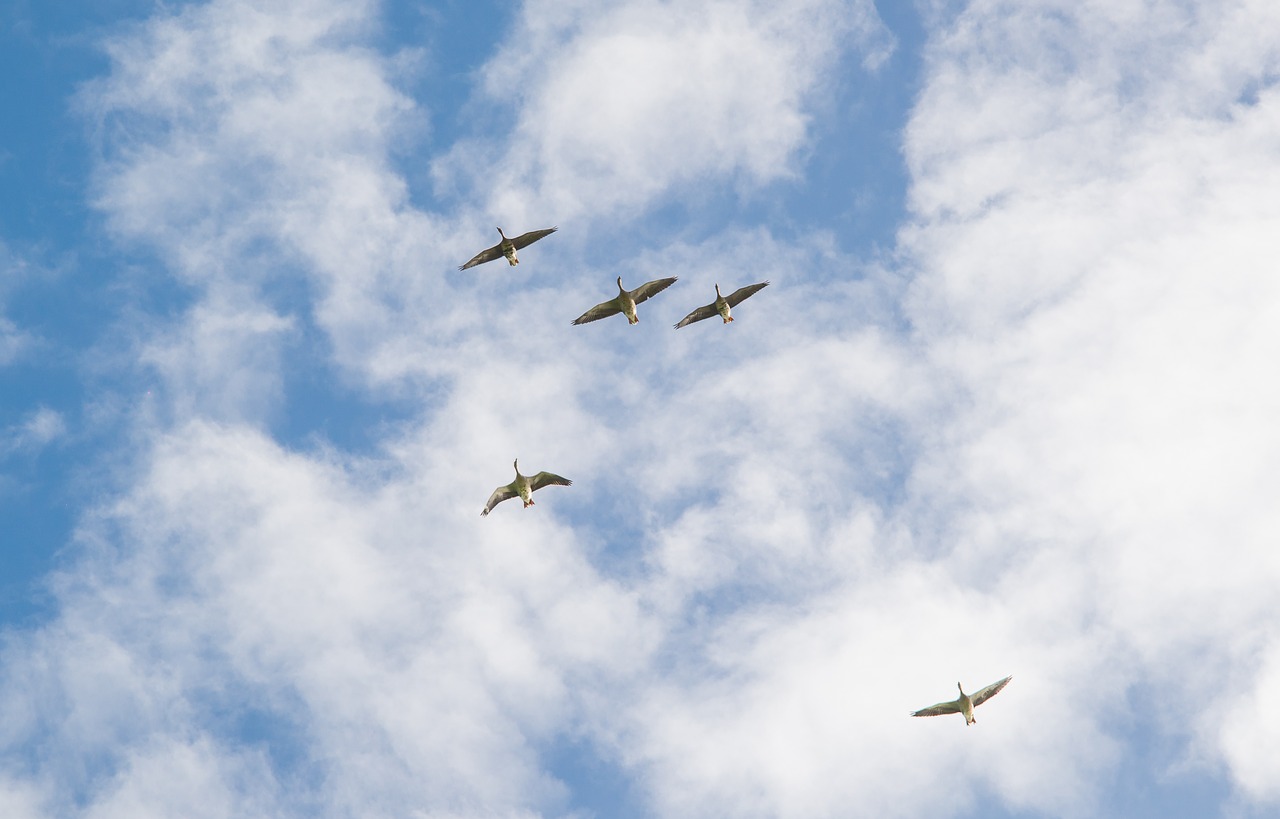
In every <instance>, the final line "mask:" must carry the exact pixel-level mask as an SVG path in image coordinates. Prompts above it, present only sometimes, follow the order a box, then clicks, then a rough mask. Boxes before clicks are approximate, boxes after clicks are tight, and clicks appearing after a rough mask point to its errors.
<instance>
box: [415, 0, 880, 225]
mask: <svg viewBox="0 0 1280 819" xmlns="http://www.w3.org/2000/svg"><path fill="white" fill-rule="evenodd" d="M504 39H505V40H506V41H507V43H508V44H507V45H505V46H504V47H503V48H502V49H501V50H500V51H499V53H498V54H497V55H496V56H495V58H494V59H493V60H491V61H490V62H489V63H488V65H487V66H486V68H485V71H484V81H485V87H486V91H487V92H488V94H489V97H490V99H491V100H492V102H491V103H490V105H500V106H514V111H515V113H514V116H515V119H516V122H515V125H514V133H513V143H512V145H511V147H510V149H509V150H508V151H507V152H506V154H505V156H504V157H503V158H501V159H500V160H495V159H489V158H485V157H484V153H482V154H480V155H476V154H475V153H474V152H473V151H472V149H470V148H463V149H461V150H460V152H459V153H457V154H455V159H457V160H458V162H460V163H462V164H463V165H464V169H465V172H466V174H468V175H470V176H472V177H474V178H475V179H476V180H477V184H478V185H481V184H482V185H483V186H484V187H483V189H482V190H481V191H480V192H479V195H480V197H481V198H482V199H483V200H486V205H487V207H488V209H489V210H490V211H492V212H494V213H503V214H514V215H516V216H518V217H520V218H521V219H526V220H527V219H528V218H532V215H533V214H534V213H537V212H541V213H554V214H557V215H558V216H557V218H559V219H561V220H563V221H568V220H569V219H571V218H572V219H574V220H575V221H577V222H581V221H582V220H583V219H584V218H590V217H591V216H593V215H601V216H605V215H608V216H612V215H613V214H615V213H617V212H621V213H633V212H635V211H636V210H643V209H645V208H647V207H649V206H651V204H652V203H653V202H655V201H657V200H660V199H662V198H665V197H667V196H670V195H671V194H672V192H673V191H676V190H679V191H681V192H683V193H692V194H693V195H694V196H695V197H696V196H697V195H698V193H697V191H698V190H699V189H700V188H701V189H704V190H705V188H706V186H707V184H708V183H714V184H723V183H725V182H729V183H733V182H740V183H742V184H743V185H744V186H745V187H747V188H756V187H759V186H760V185H763V184H765V183H768V182H770V181H774V180H777V179H782V178H794V177H795V176H796V175H797V174H798V172H799V165H798V163H797V156H798V153H799V152H800V150H801V149H802V148H803V147H804V146H805V144H806V142H807V139H808V136H809V123H810V113H809V109H810V108H811V106H812V105H813V103H814V102H815V98H817V97H819V96H820V95H821V94H822V93H823V92H824V90H826V89H827V88H828V87H829V86H831V85H832V84H834V83H835V82H837V78H836V77H835V76H834V69H835V67H836V65H837V63H838V58H839V57H840V55H841V52H842V51H844V50H845V49H848V48H850V47H851V46H852V47H853V48H856V49H858V50H859V51H861V52H862V53H863V54H864V55H865V56H864V60H863V62H864V65H866V66H867V67H868V68H874V67H875V66H876V65H878V64H879V63H880V62H881V61H882V60H883V59H884V57H885V56H886V55H887V54H888V52H889V51H890V50H891V49H892V42H891V38H890V36H889V34H888V32H887V31H886V30H885V28H884V26H883V24H882V23H881V22H880V19H879V17H878V16H877V14H876V12H875V8H874V6H873V5H872V4H871V3H865V2H843V1H842V0H796V1H795V2H788V3H783V4H778V3H747V4H743V3H725V2H698V3H685V4H669V3H658V2H650V0H638V1H636V2H610V3H603V4H583V3H579V4H565V3H546V2H531V3H526V4H525V6H524V7H523V10H522V13H521V15H520V17H519V20H518V21H517V23H516V24H515V26H514V30H513V31H512V32H511V34H510V36H509V37H507V38H504ZM486 153H487V152H486ZM481 164H483V165H484V166H485V167H480V165H481ZM437 172H438V173H439V174H440V175H441V176H442V178H452V176H453V175H455V174H457V173H459V169H458V168H455V167H451V166H449V165H448V164H445V165H442V166H440V167H439V168H438V169H437ZM713 181H714V182H713ZM535 203H536V204H535Z"/></svg>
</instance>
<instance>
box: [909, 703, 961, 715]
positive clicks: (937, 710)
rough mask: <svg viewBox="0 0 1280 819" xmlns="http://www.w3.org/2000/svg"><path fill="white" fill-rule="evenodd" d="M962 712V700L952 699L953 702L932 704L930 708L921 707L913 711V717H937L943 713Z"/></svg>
mask: <svg viewBox="0 0 1280 819" xmlns="http://www.w3.org/2000/svg"><path fill="white" fill-rule="evenodd" d="M958 713H960V701H959V700H952V701H951V702H940V703H938V704H937V705H930V706H929V707H928V708H921V709H920V710H919V711H912V712H911V716H913V717H936V716H940V715H942V714H958Z"/></svg>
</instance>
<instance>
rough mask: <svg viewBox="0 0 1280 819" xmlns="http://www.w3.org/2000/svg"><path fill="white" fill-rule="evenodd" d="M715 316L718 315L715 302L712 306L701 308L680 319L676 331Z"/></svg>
mask: <svg viewBox="0 0 1280 819" xmlns="http://www.w3.org/2000/svg"><path fill="white" fill-rule="evenodd" d="M715 314H716V305H715V303H714V302H712V303H711V304H708V305H706V306H705V307H699V308H698V309H697V310H694V311H693V312H692V313H690V314H689V315H687V316H685V317H684V318H682V319H680V323H679V324H677V325H676V329H677V330H679V329H680V328H681V327H684V326H685V325H686V324H693V323H694V322H695V321H702V320H703V319H709V318H711V317H712V316H714V315H715Z"/></svg>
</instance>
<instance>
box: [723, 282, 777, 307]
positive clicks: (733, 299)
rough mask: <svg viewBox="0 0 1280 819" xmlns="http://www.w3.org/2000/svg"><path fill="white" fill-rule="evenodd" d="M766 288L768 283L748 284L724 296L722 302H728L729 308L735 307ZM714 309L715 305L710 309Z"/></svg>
mask: <svg viewBox="0 0 1280 819" xmlns="http://www.w3.org/2000/svg"><path fill="white" fill-rule="evenodd" d="M768 286H769V283H768V282H760V283H759V284H749V285H747V286H746V287H739V288H738V289H737V290H735V291H733V292H732V293H730V294H729V295H727V296H725V297H724V300H725V301H727V302H729V306H730V307H737V306H738V304H739V303H741V302H744V301H746V300H747V299H749V298H751V297H752V296H754V295H755V294H756V293H758V292H759V291H761V290H763V289H764V288H766V287H768ZM714 307H715V305H712V308H714Z"/></svg>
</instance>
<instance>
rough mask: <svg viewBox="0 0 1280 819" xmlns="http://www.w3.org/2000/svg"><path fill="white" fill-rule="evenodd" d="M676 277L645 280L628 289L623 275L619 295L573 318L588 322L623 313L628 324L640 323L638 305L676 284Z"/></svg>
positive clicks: (619, 278) (577, 320)
mask: <svg viewBox="0 0 1280 819" xmlns="http://www.w3.org/2000/svg"><path fill="white" fill-rule="evenodd" d="M675 283H676V280H675V277H674V276H673V277H671V278H669V279H655V280H654V281H651V282H645V283H644V284H642V285H640V286H639V287H637V288H636V289H635V290H628V289H626V288H625V287H623V286H622V277H621V276H619V277H618V295H617V296H615V297H613V298H611V299H609V300H608V301H602V302H600V303H599V304H597V305H596V306H595V307H592V308H591V309H590V310H588V311H587V312H585V313H583V314H582V315H580V316H578V317H577V318H576V319H574V320H573V322H572V323H573V324H586V323H587V322H589V321H599V320H600V319H602V318H608V317H609V316H612V315H616V314H617V313H621V314H623V315H624V316H626V317H627V323H628V324H638V323H640V317H639V316H637V315H636V305H637V304H639V303H640V302H642V301H644V300H646V299H648V298H650V297H651V296H654V295H655V294H657V293H661V292H662V291H663V290H666V289H667V288H668V287H670V286H671V285H673V284H675Z"/></svg>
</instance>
